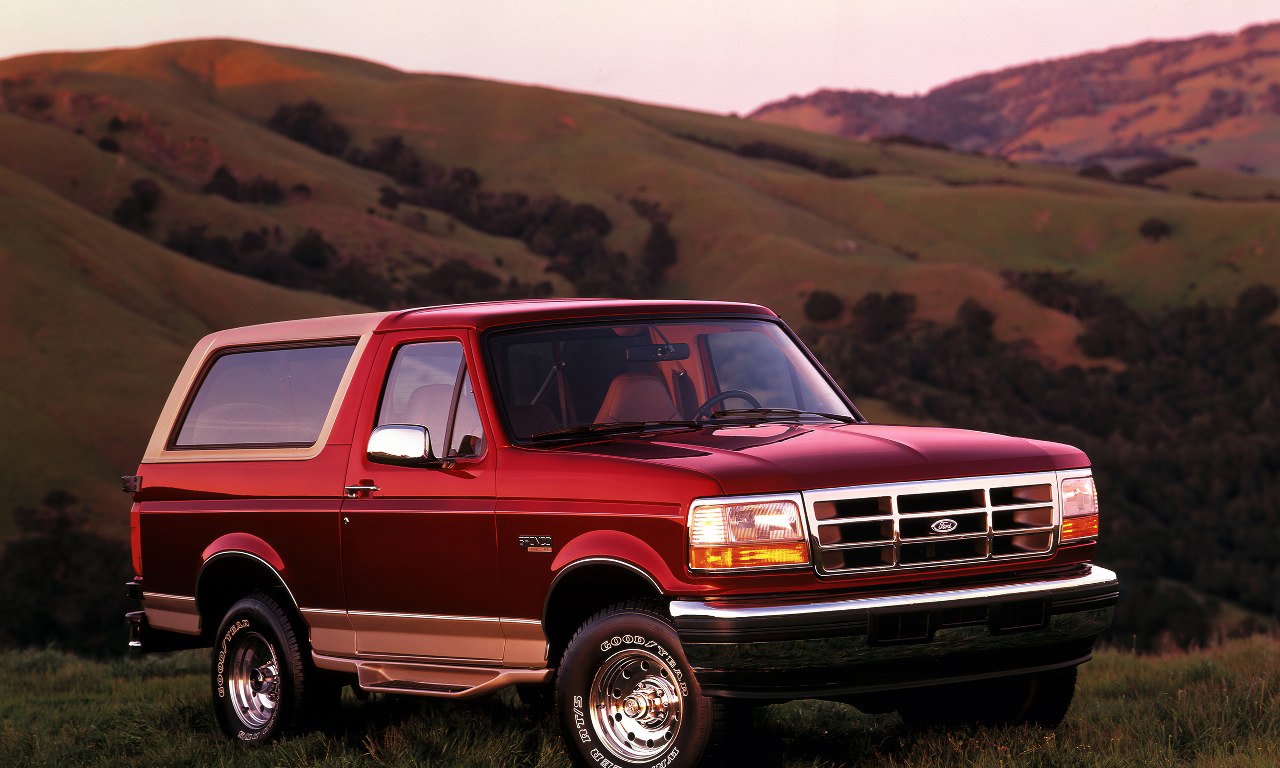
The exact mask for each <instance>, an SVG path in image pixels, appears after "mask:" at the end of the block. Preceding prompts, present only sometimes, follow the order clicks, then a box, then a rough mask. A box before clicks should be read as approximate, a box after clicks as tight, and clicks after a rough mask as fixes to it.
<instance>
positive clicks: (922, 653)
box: [670, 566, 1120, 698]
mask: <svg viewBox="0 0 1280 768" xmlns="http://www.w3.org/2000/svg"><path fill="white" fill-rule="evenodd" d="M1119 589H1120V587H1119V581H1118V580H1117V579H1116V575H1115V574H1114V573H1112V572H1111V571H1109V570H1107V569H1105V568H1099V567H1096V566H1084V567H1083V568H1081V569H1079V570H1076V571H1072V572H1069V573H1064V574H1060V575H1057V576H1053V577H1044V576H1041V577H1038V578H1034V579H1027V580H1022V581H1009V582H1003V583H998V584H988V585H980V586H969V587H963V588H952V589H932V590H926V591H918V592H913V593H899V594H879V595H873V596H867V597H858V598H844V599H836V600H824V601H812V600H810V601H804V602H798V601H785V600H774V601H762V600H724V601H714V602H713V601H689V600H677V601H675V602H673V603H672V604H671V609H670V610H671V616H672V618H673V620H674V623H675V626H676V630H677V631H678V632H679V634H680V638H681V641H682V643H683V645H684V648H685V653H686V655H687V656H688V658H689V662H690V664H691V665H692V666H693V668H694V670H695V671H696V672H697V675H698V680H699V682H700V683H701V684H702V687H703V690H704V692H705V693H707V694H710V695H716V696H732V697H749V698H799V697H804V696H830V695H844V694H851V693H864V692H873V691H885V690H894V689H902V688H912V687H920V686H927V685H937V684H942V683H949V682H960V681H964V680H973V679H983V678H990V677H999V676H1004V675H1012V674H1023V673H1028V672H1036V671H1043V670H1047V669H1054V668H1058V667H1065V666H1073V665H1076V664H1080V663H1082V662H1085V661H1088V659H1089V658H1090V657H1091V656H1092V653H1093V643H1094V640H1095V639H1096V638H1097V636H1098V635H1099V634H1101V633H1102V632H1104V631H1105V630H1106V629H1107V627H1108V626H1110V624H1111V612H1112V607H1113V606H1114V605H1115V602H1116V599H1117V598H1118V596H1119Z"/></svg>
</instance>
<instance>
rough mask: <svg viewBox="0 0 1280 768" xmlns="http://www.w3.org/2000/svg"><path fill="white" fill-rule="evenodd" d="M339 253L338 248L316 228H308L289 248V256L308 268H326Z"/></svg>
mask: <svg viewBox="0 0 1280 768" xmlns="http://www.w3.org/2000/svg"><path fill="white" fill-rule="evenodd" d="M337 255H338V249H337V248H334V247H333V246H332V245H330V244H329V242H328V241H326V240H325V239H324V235H322V234H321V233H320V231H319V230H316V229H308V230H307V231H306V232H304V233H303V234H302V237H300V238H298V240H297V242H295V243H294V244H293V247H292V248H290V249H289V258H291V259H293V260H294V261H296V262H298V263H299V264H301V265H302V266H304V267H306V268H307V269H315V270H320V269H324V268H325V267H327V266H329V262H331V261H333V259H334V257H335V256H337Z"/></svg>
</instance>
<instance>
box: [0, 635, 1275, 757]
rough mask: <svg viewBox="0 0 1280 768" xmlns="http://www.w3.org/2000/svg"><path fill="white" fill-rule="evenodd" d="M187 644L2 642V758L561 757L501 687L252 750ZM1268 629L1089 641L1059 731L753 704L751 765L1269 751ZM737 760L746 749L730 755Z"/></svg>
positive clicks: (369, 709) (388, 710)
mask: <svg viewBox="0 0 1280 768" xmlns="http://www.w3.org/2000/svg"><path fill="white" fill-rule="evenodd" d="M206 664H207V660H206V656H205V655H204V654H201V653H190V654H179V655H173V656H167V657H165V656H161V657H146V658H142V659H129V660H120V661H111V662H95V661H87V660H84V659H79V658H76V657H73V656H68V655H66V654H62V653H59V652H55V651H28V652H9V653H4V654H0V691H3V692H4V694H5V695H4V696H3V697H0V765H5V766H11V767H14V768H16V767H17V766H44V765H49V766H63V765H85V766H95V765H218V766H222V765H236V766H278V765H289V766H345V765H361V766H365V765H379V766H381V765H390V766H546V767H550V766H565V765H567V764H568V763H567V760H566V759H565V758H564V756H563V754H562V753H561V751H560V745H559V742H558V738H557V735H556V733H555V729H554V726H553V725H552V723H551V722H550V721H549V720H539V719H536V718H533V717H531V716H530V715H529V714H528V711H527V710H524V709H522V708H521V707H520V705H519V704H517V703H516V699H515V697H514V696H513V695H511V694H510V693H509V692H504V693H502V694H499V695H498V696H495V697H491V698H489V699H485V700H482V701H478V702H471V703H457V702H454V703H449V702H434V701H429V700H420V701H419V700H388V699H376V698H375V699H374V700H371V701H368V702H363V703H360V702H356V701H355V700H354V699H352V698H351V697H350V696H348V698H347V699H346V700H344V702H343V712H342V715H343V717H342V720H341V723H342V724H341V725H340V726H339V727H338V728H337V729H335V730H332V731H329V732H326V733H319V732H316V733H310V734H306V735H302V736H298V737H294V738H290V739H286V740H284V741H281V742H279V743H277V744H274V745H272V746H270V747H268V748H266V749H261V750H254V749H248V748H244V747H241V746H239V745H237V744H232V743H229V742H227V741H225V740H224V739H223V738H222V737H221V735H220V734H219V732H218V728H217V725H216V723H215V722H214V719H213V714H212V710H211V709H210V706H209V703H208V683H207V679H206ZM1278 694H1280V646H1277V642H1276V640H1275V638H1266V637H1255V638H1250V639H1246V640H1236V641H1231V642H1228V643H1226V644H1224V645H1222V646H1220V647H1217V648H1213V649H1210V650H1207V651H1203V652H1195V653H1185V654H1184V653H1178V654H1167V655H1164V656H1157V657H1135V656H1133V655H1132V654H1129V653H1125V652H1119V651H1102V652H1100V653H1099V654H1098V656H1097V658H1096V659H1095V660H1094V661H1093V662H1091V663H1090V664H1088V665H1086V666H1085V667H1084V668H1083V671H1082V674H1081V677H1080V688H1079V690H1078V692H1077V695H1076V701H1075V704H1074V705H1073V706H1072V709H1071V712H1070V714H1068V716H1067V721H1066V722H1065V723H1064V724H1063V725H1062V726H1061V727H1060V728H1059V729H1058V730H1057V731H1044V730H1039V729H1034V728H998V729H979V728H966V729H959V730H951V731H941V730H938V731H929V732H915V731H909V730H907V729H906V728H904V727H903V725H902V723H901V721H900V720H899V719H898V718H897V717H896V716H893V715H883V716H875V717H873V716H868V715H863V714H860V713H858V712H856V711H855V710H853V709H852V708H850V707H846V706H843V705H839V704H832V703H827V702H795V703H791V704H786V705H780V706H773V707H769V708H767V709H764V710H761V711H760V712H759V714H758V715H757V720H756V727H755V728H754V729H753V730H752V731H751V732H750V733H748V734H743V735H742V736H741V737H740V738H744V739H750V740H751V743H750V745H749V749H748V753H749V754H750V755H751V760H750V763H751V764H752V765H779V766H789V767H798V766H842V767H845V766H847V767H850V768H852V767H853V766H922V767H927V768H934V767H942V766H1015V765H1016V766H1020V767H1021V766H1054V767H1055V768H1056V767H1058V766H1063V767H1065V766H1182V765H1186V766H1206V767H1209V768H1214V767H1217V766H1221V767H1222V768H1226V767H1227V766H1231V767H1232V768H1235V767H1236V766H1257V767H1258V768H1262V766H1275V765H1278V764H1280V695H1278ZM742 764H744V765H745V764H746V763H745V762H743V763H742Z"/></svg>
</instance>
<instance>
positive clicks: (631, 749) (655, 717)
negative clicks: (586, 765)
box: [588, 648, 684, 761]
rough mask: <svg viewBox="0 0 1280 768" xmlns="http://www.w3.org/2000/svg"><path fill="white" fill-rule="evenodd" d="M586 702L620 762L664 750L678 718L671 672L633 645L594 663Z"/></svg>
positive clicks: (680, 705) (680, 706) (679, 703)
mask: <svg viewBox="0 0 1280 768" xmlns="http://www.w3.org/2000/svg"><path fill="white" fill-rule="evenodd" d="M588 703H589V707H590V710H591V720H592V723H593V724H594V725H595V730H596V733H598V734H599V735H600V740H601V741H602V742H604V745H605V746H606V747H607V748H608V749H609V751H610V752H613V754H614V756H616V757H620V758H622V759H624V760H631V761H643V760H652V759H653V758H656V757H658V756H659V755H661V754H662V753H663V752H666V751H667V750H668V749H670V748H671V744H672V742H674V741H675V738H676V735H677V734H678V733H679V732H680V725H681V722H682V721H683V718H684V697H683V696H681V694H680V687H679V685H677V684H676V678H675V674H674V671H673V670H672V669H671V667H670V666H668V665H667V664H666V662H664V661H663V660H662V659H660V658H658V657H657V656H655V655H653V654H652V653H649V652H648V651H644V650H639V649H635V648H631V649H627V650H624V651H619V652H618V653H615V654H614V655H612V656H610V657H609V658H608V659H607V660H606V661H605V663H604V664H602V665H601V666H600V669H599V670H597V671H596V676H595V679H594V680H593V681H592V683H591V693H590V701H589V702H588Z"/></svg>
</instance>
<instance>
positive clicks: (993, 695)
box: [898, 667, 1076, 728]
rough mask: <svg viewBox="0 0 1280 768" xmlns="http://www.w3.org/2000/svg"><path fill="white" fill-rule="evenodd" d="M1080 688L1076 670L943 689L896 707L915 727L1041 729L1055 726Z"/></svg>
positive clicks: (921, 693)
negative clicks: (1077, 683)
mask: <svg viewBox="0 0 1280 768" xmlns="http://www.w3.org/2000/svg"><path fill="white" fill-rule="evenodd" d="M1075 689H1076V668H1075V667H1067V668H1065V669H1055V670H1050V671H1048V672H1038V673H1036V674H1033V675H1018V676H1016V677H1005V678H997V679H994V680H983V681H981V682H977V683H965V684H962V685H948V686H939V687H937V688H928V689H924V690H921V691H919V692H915V693H913V694H911V696H910V698H909V699H907V700H906V701H903V702H902V704H900V705H899V707H898V713H899V714H900V715H901V716H902V719H903V721H904V722H905V723H906V724H907V725H909V726H912V727H931V726H938V725H962V724H966V723H975V724H979V725H1038V726H1041V727H1044V728H1056V727H1057V726H1058V725H1059V724H1060V723H1061V722H1062V720H1063V718H1064V717H1066V714H1067V710H1068V709H1069V708H1070V707H1071V699H1072V697H1073V696H1074V694H1075Z"/></svg>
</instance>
